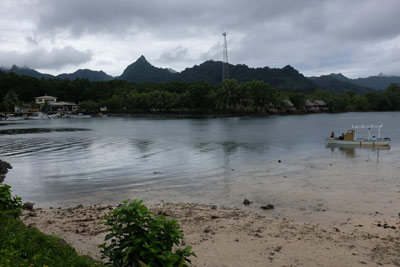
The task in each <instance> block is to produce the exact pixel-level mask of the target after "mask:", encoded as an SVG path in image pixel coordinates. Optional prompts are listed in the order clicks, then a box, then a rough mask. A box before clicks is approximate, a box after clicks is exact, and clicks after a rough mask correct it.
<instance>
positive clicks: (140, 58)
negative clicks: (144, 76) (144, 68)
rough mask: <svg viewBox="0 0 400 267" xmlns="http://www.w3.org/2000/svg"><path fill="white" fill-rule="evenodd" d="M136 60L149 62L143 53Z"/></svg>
mask: <svg viewBox="0 0 400 267" xmlns="http://www.w3.org/2000/svg"><path fill="white" fill-rule="evenodd" d="M136 62H143V63H149V62H148V61H147V59H146V58H145V57H144V56H143V55H141V56H140V57H139V58H138V59H137V60H136ZM149 64H150V63H149Z"/></svg>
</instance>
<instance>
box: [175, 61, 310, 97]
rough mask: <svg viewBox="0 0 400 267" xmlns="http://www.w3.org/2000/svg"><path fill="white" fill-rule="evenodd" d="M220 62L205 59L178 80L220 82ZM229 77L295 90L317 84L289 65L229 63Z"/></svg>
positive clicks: (301, 90)
mask: <svg viewBox="0 0 400 267" xmlns="http://www.w3.org/2000/svg"><path fill="white" fill-rule="evenodd" d="M221 74H222V62H221V61H212V60H209V61H206V62H204V63H202V64H200V65H198V66H197V65H196V66H194V67H192V68H187V69H185V70H184V71H182V72H181V73H180V74H179V76H178V77H179V81H183V82H198V81H203V82H207V83H210V84H213V85H217V84H220V83H221ZM229 77H230V78H231V79H235V80H237V81H238V82H239V83H241V82H250V81H264V82H267V83H268V84H270V85H271V86H272V87H274V88H276V89H281V90H290V91H296V92H305V93H307V92H313V91H315V90H316V89H317V88H318V86H317V85H316V84H315V83H313V82H312V81H310V80H309V79H307V78H306V77H304V76H303V75H302V74H301V73H299V72H298V71H297V70H295V69H294V68H293V67H291V66H286V67H284V68H282V69H279V68H269V67H264V68H249V67H248V66H246V65H243V64H239V65H231V64H230V65H229Z"/></svg>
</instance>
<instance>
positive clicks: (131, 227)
mask: <svg viewBox="0 0 400 267" xmlns="http://www.w3.org/2000/svg"><path fill="white" fill-rule="evenodd" d="M105 220H106V222H105V223H104V224H105V225H107V226H108V230H109V231H110V234H108V235H107V236H106V237H105V241H109V242H108V244H107V242H105V243H103V244H102V245H100V246H99V247H100V248H102V254H103V258H109V261H110V264H112V265H113V266H142V265H143V262H144V263H146V265H147V266H149V267H151V266H186V263H190V259H189V257H190V256H192V255H193V256H195V254H194V253H193V252H191V247H190V246H188V247H186V248H184V249H180V248H177V249H176V250H175V252H173V251H172V250H173V247H174V246H177V247H178V246H179V245H180V242H181V239H182V238H183V234H182V232H181V231H180V230H179V225H178V223H177V221H176V220H167V219H166V218H165V217H164V216H156V217H154V216H152V214H151V212H150V211H149V210H148V209H147V207H146V206H145V205H143V204H142V201H141V200H134V201H130V202H128V201H124V204H123V205H121V206H120V207H118V208H116V209H115V210H114V211H113V212H112V213H111V214H110V215H109V216H105Z"/></svg>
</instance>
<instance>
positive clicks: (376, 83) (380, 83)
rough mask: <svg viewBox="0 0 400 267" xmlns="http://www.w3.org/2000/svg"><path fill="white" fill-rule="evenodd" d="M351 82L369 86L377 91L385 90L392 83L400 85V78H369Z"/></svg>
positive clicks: (383, 76) (380, 76) (382, 76)
mask: <svg viewBox="0 0 400 267" xmlns="http://www.w3.org/2000/svg"><path fill="white" fill-rule="evenodd" d="M351 81H352V82H353V83H355V84H358V85H360V86H368V87H371V88H374V89H375V90H380V91H381V90H385V89H386V88H387V87H388V86H389V85H391V84H392V83H396V84H400V76H385V75H378V76H370V77H367V78H358V79H351Z"/></svg>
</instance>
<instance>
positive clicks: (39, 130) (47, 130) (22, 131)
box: [0, 128, 90, 135]
mask: <svg viewBox="0 0 400 267" xmlns="http://www.w3.org/2000/svg"><path fill="white" fill-rule="evenodd" d="M77 131H90V129H84V128H25V129H6V130H0V135H1V134H4V135H15V134H37V133H51V132H77Z"/></svg>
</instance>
